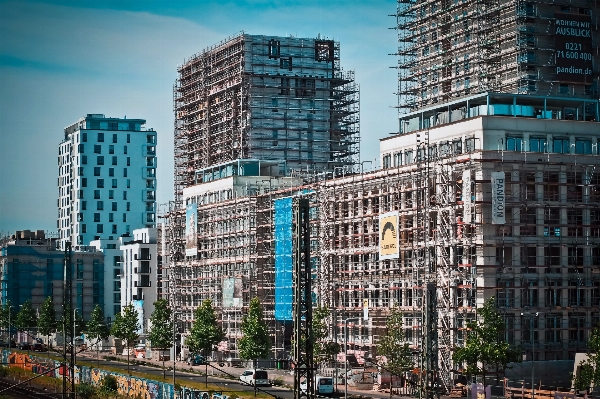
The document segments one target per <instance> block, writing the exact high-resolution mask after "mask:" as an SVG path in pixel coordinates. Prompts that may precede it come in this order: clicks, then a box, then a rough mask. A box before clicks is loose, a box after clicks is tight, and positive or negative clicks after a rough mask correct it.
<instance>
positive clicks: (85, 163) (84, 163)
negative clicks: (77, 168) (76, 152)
mask: <svg viewBox="0 0 600 399" xmlns="http://www.w3.org/2000/svg"><path fill="white" fill-rule="evenodd" d="M81 164H82V165H87V155H82V156H81Z"/></svg>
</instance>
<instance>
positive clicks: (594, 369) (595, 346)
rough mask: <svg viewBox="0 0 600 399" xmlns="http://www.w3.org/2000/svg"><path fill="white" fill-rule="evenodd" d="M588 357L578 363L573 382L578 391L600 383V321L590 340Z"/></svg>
mask: <svg viewBox="0 0 600 399" xmlns="http://www.w3.org/2000/svg"><path fill="white" fill-rule="evenodd" d="M587 346H588V353H587V355H588V358H587V360H584V361H582V362H580V363H579V364H578V365H577V372H576V373H575V375H574V376H573V377H574V381H573V384H574V386H575V389H576V390H578V391H585V390H588V389H589V388H590V386H591V385H594V386H598V385H600V323H598V326H596V328H594V329H593V330H592V333H591V335H590V338H589V340H588V345H587Z"/></svg>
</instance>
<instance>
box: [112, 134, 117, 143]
mask: <svg viewBox="0 0 600 399" xmlns="http://www.w3.org/2000/svg"><path fill="white" fill-rule="evenodd" d="M112 142H113V143H116V142H117V134H116V133H113V135H112Z"/></svg>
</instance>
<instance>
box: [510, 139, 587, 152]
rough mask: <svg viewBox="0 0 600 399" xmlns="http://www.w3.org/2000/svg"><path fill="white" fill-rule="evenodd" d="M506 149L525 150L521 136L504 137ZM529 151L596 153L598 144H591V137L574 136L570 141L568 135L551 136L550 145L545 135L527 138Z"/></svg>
mask: <svg viewBox="0 0 600 399" xmlns="http://www.w3.org/2000/svg"><path fill="white" fill-rule="evenodd" d="M504 149H505V150H506V151H517V152H522V151H527V150H526V149H525V145H524V140H523V137H520V136H508V137H506V146H505V148H504ZM528 151H529V152H553V153H557V154H571V153H573V154H583V155H591V154H598V145H597V144H592V140H591V139H583V138H576V139H575V142H574V143H571V142H570V140H569V138H568V137H553V138H552V143H551V145H549V144H548V142H547V139H546V137H535V136H533V137H531V138H530V139H529V150H528Z"/></svg>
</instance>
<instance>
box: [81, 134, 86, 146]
mask: <svg viewBox="0 0 600 399" xmlns="http://www.w3.org/2000/svg"><path fill="white" fill-rule="evenodd" d="M81 141H83V142H84V143H87V132H82V133H81Z"/></svg>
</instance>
